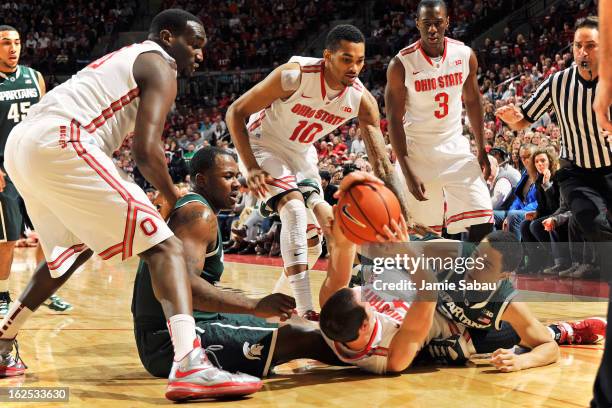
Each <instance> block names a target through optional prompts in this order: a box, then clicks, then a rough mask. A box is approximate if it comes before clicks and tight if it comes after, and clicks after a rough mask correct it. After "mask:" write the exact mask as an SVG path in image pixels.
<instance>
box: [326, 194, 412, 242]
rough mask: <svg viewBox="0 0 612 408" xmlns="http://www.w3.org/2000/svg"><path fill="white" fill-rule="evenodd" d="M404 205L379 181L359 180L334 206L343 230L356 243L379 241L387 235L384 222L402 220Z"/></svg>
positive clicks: (388, 223) (336, 216) (386, 223)
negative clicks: (401, 205)
mask: <svg viewBox="0 0 612 408" xmlns="http://www.w3.org/2000/svg"><path fill="white" fill-rule="evenodd" d="M401 213H402V212H401V208H400V204H399V201H398V200H397V197H395V194H393V192H392V191H391V190H389V189H388V188H387V187H385V186H384V185H381V184H377V183H370V182H365V183H356V184H354V185H352V186H350V187H349V189H348V190H347V191H346V193H345V194H343V195H342V197H341V198H340V200H339V201H338V204H337V205H336V207H335V215H334V217H335V219H336V221H335V222H337V223H338V226H339V227H340V230H341V231H342V233H343V234H344V236H346V237H347V238H348V239H349V240H351V241H352V242H354V243H355V244H358V245H360V244H363V243H366V242H377V239H376V236H377V235H380V236H385V235H386V233H385V229H384V227H385V225H389V226H390V225H392V224H391V221H392V220H395V222H396V223H398V224H399V223H400V215H401Z"/></svg>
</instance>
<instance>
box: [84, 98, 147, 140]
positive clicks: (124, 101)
mask: <svg viewBox="0 0 612 408" xmlns="http://www.w3.org/2000/svg"><path fill="white" fill-rule="evenodd" d="M139 94H140V89H138V87H136V88H134V89H131V90H130V91H129V92H128V93H126V94H125V95H123V96H122V97H121V98H119V99H118V100H116V101H115V102H113V103H111V104H110V106H109V107H108V108H106V109H104V110H103V111H102V113H100V115H99V116H98V117H96V118H94V119H93V120H92V121H91V122H89V123H88V124H87V125H85V126H83V128H84V129H85V130H86V131H87V132H89V133H93V132H94V131H95V130H96V129H97V128H99V127H100V126H102V125H104V123H106V121H107V120H108V119H110V118H112V117H113V116H114V115H115V112H117V111H119V110H121V109H123V107H125V106H127V105H129V104H130V103H131V102H132V101H133V100H134V99H136V97H138V95H139Z"/></svg>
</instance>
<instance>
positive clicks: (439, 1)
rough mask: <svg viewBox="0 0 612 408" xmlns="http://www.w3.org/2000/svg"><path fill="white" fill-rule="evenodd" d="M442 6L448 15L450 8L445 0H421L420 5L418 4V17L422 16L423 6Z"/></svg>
mask: <svg viewBox="0 0 612 408" xmlns="http://www.w3.org/2000/svg"><path fill="white" fill-rule="evenodd" d="M438 6H439V7H442V8H443V9H444V12H445V13H446V14H447V15H448V8H447V7H446V2H444V1H443V0H421V1H420V2H419V5H418V6H417V18H418V17H420V16H421V9H422V8H434V7H438Z"/></svg>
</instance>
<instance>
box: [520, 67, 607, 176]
mask: <svg viewBox="0 0 612 408" xmlns="http://www.w3.org/2000/svg"><path fill="white" fill-rule="evenodd" d="M596 86H597V79H595V80H594V81H587V80H585V79H584V78H582V77H581V76H580V75H579V74H578V68H577V67H576V66H575V65H574V66H572V67H570V68H567V69H564V70H563V71H559V72H556V73H555V74H553V75H551V76H549V77H548V78H547V79H546V80H545V81H544V82H542V83H541V84H540V86H539V87H538V89H536V91H535V92H534V94H533V95H531V97H530V98H529V99H528V100H527V101H525V102H524V103H523V105H522V106H521V110H522V111H523V115H524V116H525V119H527V120H528V121H530V122H531V123H533V122H535V121H536V120H538V119H539V118H540V116H542V115H543V114H544V113H545V112H546V111H548V110H549V109H550V108H552V109H554V110H555V112H556V114H557V121H558V122H559V123H558V124H559V127H560V129H561V155H560V156H561V158H562V159H566V160H569V161H571V162H573V163H575V164H576V165H578V166H580V167H583V168H587V169H594V168H600V167H607V166H610V165H612V153H611V152H610V143H608V141H607V140H606V138H605V137H604V136H603V134H602V129H601V128H600V127H599V126H598V125H597V119H595V112H593V102H594V100H595V87H596Z"/></svg>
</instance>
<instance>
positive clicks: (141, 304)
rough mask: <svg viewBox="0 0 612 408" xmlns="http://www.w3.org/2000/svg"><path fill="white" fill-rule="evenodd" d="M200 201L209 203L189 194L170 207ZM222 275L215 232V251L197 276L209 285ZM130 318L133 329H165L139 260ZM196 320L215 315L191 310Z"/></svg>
mask: <svg viewBox="0 0 612 408" xmlns="http://www.w3.org/2000/svg"><path fill="white" fill-rule="evenodd" d="M194 201H197V202H201V203H202V204H204V205H205V206H207V207H210V208H212V207H211V206H210V204H209V203H208V202H207V201H206V199H205V198H204V197H202V196H201V195H199V194H195V193H189V194H187V195H185V196H183V197H181V198H180V199H179V200H178V201H177V202H176V205H175V206H174V209H175V210H176V209H177V208H181V207H183V206H184V205H186V204H188V203H191V202H194ZM222 274H223V242H222V239H221V231H218V233H217V245H216V249H214V250H212V251H210V252H208V253H207V254H206V261H205V262H204V270H203V271H202V273H201V275H200V276H201V277H202V279H205V280H207V281H208V282H209V283H211V284H212V283H215V282H217V281H219V279H220V278H221V275H222ZM132 315H133V316H134V326H136V327H138V328H141V329H145V330H161V329H165V327H166V319H165V317H164V311H163V309H162V307H161V304H160V303H159V302H158V301H157V299H156V298H155V294H154V293H153V286H152V284H151V275H150V272H149V267H148V266H147V264H146V263H145V262H143V261H140V264H139V265H138V272H137V273H136V279H135V281H134V294H133V296H132ZM193 317H194V318H195V319H196V320H208V319H215V318H217V317H218V313H210V312H204V311H199V310H194V311H193Z"/></svg>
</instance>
